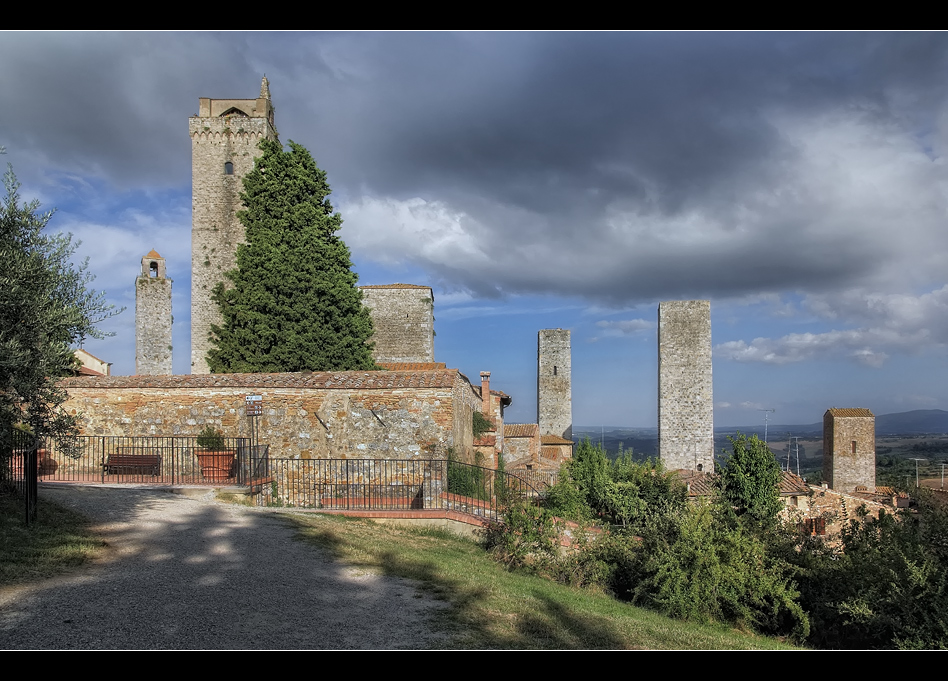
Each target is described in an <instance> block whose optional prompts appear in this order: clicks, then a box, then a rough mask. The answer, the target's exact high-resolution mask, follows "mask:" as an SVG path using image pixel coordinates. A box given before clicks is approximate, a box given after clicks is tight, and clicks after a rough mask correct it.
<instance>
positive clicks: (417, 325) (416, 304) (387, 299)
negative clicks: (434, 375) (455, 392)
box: [359, 284, 434, 362]
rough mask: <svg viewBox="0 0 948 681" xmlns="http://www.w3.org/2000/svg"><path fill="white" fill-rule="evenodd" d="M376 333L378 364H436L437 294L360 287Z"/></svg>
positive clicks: (411, 287)
mask: <svg viewBox="0 0 948 681" xmlns="http://www.w3.org/2000/svg"><path fill="white" fill-rule="evenodd" d="M359 288H360V289H361V291H362V303H363V304H364V305H365V306H366V307H367V308H369V312H370V314H371V315H372V326H373V328H374V329H375V333H374V335H373V336H372V341H373V342H374V343H375V350H374V352H373V356H374V358H375V361H376V362H433V361H434V294H433V293H432V291H431V287H430V286H417V285H415V284H386V285H382V286H360V287H359Z"/></svg>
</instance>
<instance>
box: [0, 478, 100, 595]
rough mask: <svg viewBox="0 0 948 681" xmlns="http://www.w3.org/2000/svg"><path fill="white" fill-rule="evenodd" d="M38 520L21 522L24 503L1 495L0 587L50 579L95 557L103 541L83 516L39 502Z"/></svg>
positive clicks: (46, 502) (48, 503)
mask: <svg viewBox="0 0 948 681" xmlns="http://www.w3.org/2000/svg"><path fill="white" fill-rule="evenodd" d="M38 516H39V518H40V520H39V521H38V522H36V523H35V524H33V525H32V526H30V527H27V526H26V525H25V524H24V523H23V501H22V500H21V499H17V498H15V497H12V496H7V495H0V586H7V585H10V584H19V583H25V582H31V581H35V580H38V579H43V578H45V577H51V576H52V575H55V574H57V573H60V572H63V571H64V570H67V569H69V568H72V567H76V566H77V565H81V564H82V563H84V562H85V561H87V560H89V559H90V558H92V557H94V556H96V555H97V554H98V552H99V551H101V550H102V547H103V542H102V541H101V540H100V539H98V538H96V537H95V535H94V534H93V533H92V532H91V531H90V530H89V529H88V523H87V521H86V520H85V518H83V517H82V516H80V515H78V514H76V513H74V512H73V511H69V510H67V509H65V508H63V507H61V506H57V505H56V504H54V503H52V502H49V501H44V500H42V499H41V500H40V502H39V508H38Z"/></svg>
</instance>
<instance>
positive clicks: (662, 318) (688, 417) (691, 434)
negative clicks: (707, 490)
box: [658, 300, 714, 472]
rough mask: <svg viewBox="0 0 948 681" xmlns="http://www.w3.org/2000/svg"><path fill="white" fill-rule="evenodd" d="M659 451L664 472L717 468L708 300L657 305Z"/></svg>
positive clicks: (677, 301) (709, 307) (670, 302)
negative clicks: (665, 469)
mask: <svg viewBox="0 0 948 681" xmlns="http://www.w3.org/2000/svg"><path fill="white" fill-rule="evenodd" d="M658 451H659V456H660V457H661V459H662V462H663V463H664V464H665V467H666V468H669V469H672V470H675V469H686V470H703V471H705V472H712V471H713V470H714V400H713V396H712V381H711V303H710V301H707V300H675V301H667V302H663V303H660V304H659V306H658ZM699 466H700V469H699Z"/></svg>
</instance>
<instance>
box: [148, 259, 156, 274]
mask: <svg viewBox="0 0 948 681" xmlns="http://www.w3.org/2000/svg"><path fill="white" fill-rule="evenodd" d="M148 276H149V277H157V276H158V263H156V262H155V261H154V260H152V261H151V264H150V265H148Z"/></svg>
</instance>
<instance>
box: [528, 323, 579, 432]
mask: <svg viewBox="0 0 948 681" xmlns="http://www.w3.org/2000/svg"><path fill="white" fill-rule="evenodd" d="M571 366H572V356H571V352H570V333H569V329H543V330H541V331H540V332H539V334H538V335H537V425H538V426H539V427H540V435H556V436H558V437H561V438H565V439H567V440H572V438H573V402H572V400H573V397H572V386H571V371H572V369H571Z"/></svg>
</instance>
